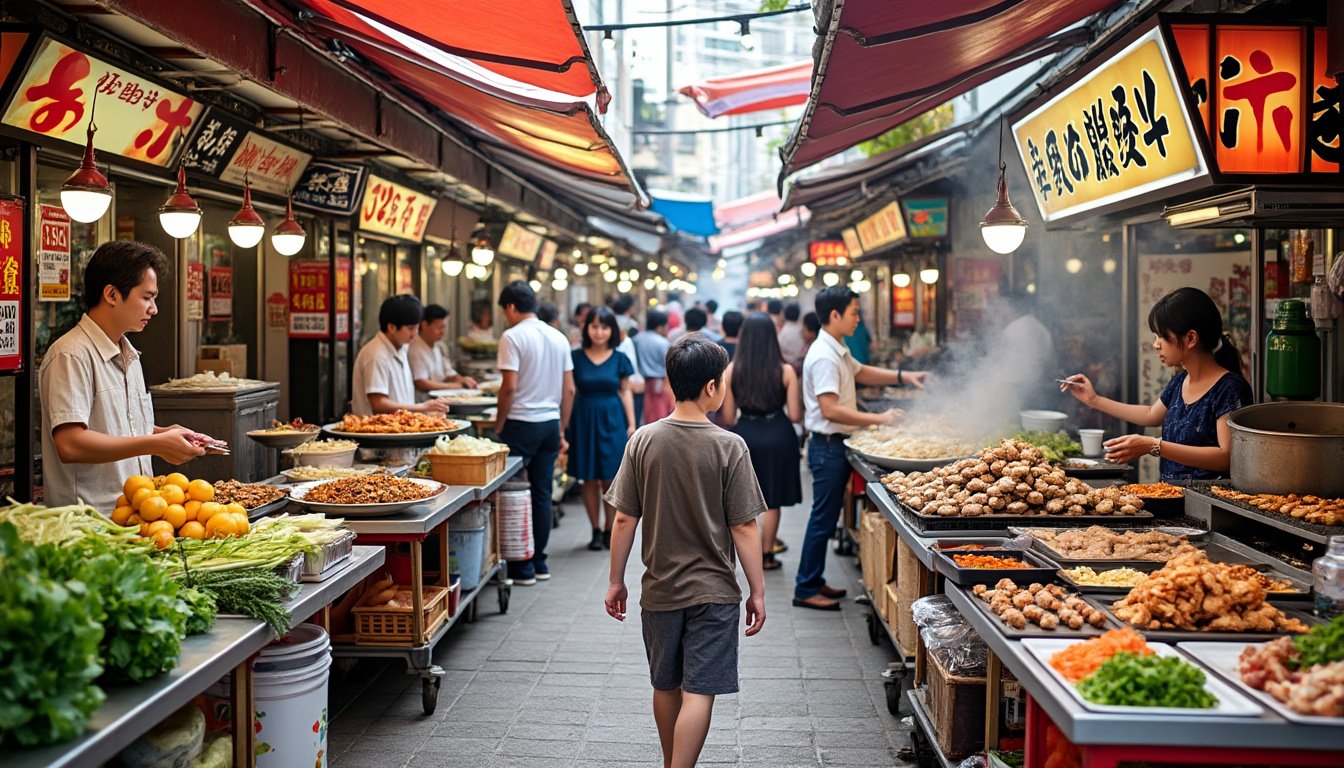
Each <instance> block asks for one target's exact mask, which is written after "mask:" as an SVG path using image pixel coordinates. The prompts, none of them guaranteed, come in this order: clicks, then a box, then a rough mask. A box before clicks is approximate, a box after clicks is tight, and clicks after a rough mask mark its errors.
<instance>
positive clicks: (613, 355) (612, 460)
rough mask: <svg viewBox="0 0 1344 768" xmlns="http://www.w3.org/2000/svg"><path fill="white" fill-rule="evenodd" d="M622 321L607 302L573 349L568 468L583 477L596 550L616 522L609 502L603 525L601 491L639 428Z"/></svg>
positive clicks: (606, 542)
mask: <svg viewBox="0 0 1344 768" xmlns="http://www.w3.org/2000/svg"><path fill="white" fill-rule="evenodd" d="M620 342H621V327H620V325H618V324H617V322H616V315H615V314H613V313H612V311H611V310H610V309H608V308H606V307H597V308H595V309H593V310H592V311H590V312H589V313H588V318H587V320H586V321H585V322H584V325H583V346H581V347H579V348H578V349H576V350H574V351H573V352H572V353H571V354H573V356H574V387H575V389H576V390H577V392H576V394H575V397H574V413H573V414H572V415H571V416H570V419H569V430H568V432H567V434H566V435H565V439H566V440H568V441H569V473H570V474H571V475H573V476H574V477H575V479H577V480H582V481H583V504H584V506H585V507H587V509H588V521H589V522H590V523H592V526H593V538H592V541H590V542H589V543H588V548H589V549H591V550H594V551H596V550H600V549H602V548H603V547H610V546H611V524H612V523H613V522H614V521H615V519H616V510H614V509H612V508H610V507H608V508H607V515H606V517H607V519H606V524H605V525H602V524H601V523H602V521H601V507H602V506H603V505H602V494H604V493H605V492H606V490H607V488H608V487H609V486H610V485H611V481H612V480H613V479H614V478H615V477H616V470H617V469H620V466H621V457H622V456H624V455H625V443H626V441H627V440H629V439H630V436H631V435H633V434H634V433H635V401H634V397H633V395H632V394H631V392H630V377H631V376H632V375H634V373H635V368H634V366H633V365H632V364H631V363H630V358H628V357H626V356H625V355H623V354H621V353H619V352H617V350H616V348H617V347H618V346H619V345H620Z"/></svg>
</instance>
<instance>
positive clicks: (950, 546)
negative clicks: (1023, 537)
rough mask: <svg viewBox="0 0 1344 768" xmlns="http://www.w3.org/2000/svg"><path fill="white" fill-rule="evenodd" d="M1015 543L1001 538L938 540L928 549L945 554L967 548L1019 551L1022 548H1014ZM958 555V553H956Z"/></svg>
mask: <svg viewBox="0 0 1344 768" xmlns="http://www.w3.org/2000/svg"><path fill="white" fill-rule="evenodd" d="M1015 543H1016V542H1014V541H1013V540H1012V539H1009V538H1007V537H1002V536H986V537H981V538H974V539H972V538H966V539H939V540H938V541H935V542H934V543H933V544H932V545H931V546H930V547H929V549H931V550H933V551H934V552H946V551H951V550H964V549H965V548H966V547H968V546H980V547H983V548H984V549H1008V550H1021V549H1022V547H1019V546H1014V544H1015ZM966 551H968V552H979V551H981V550H974V549H972V550H966ZM958 554H960V553H958Z"/></svg>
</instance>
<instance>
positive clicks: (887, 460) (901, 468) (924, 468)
mask: <svg viewBox="0 0 1344 768" xmlns="http://www.w3.org/2000/svg"><path fill="white" fill-rule="evenodd" d="M845 447H846V448H848V449H849V450H851V451H853V452H854V455H855V456H858V457H859V458H861V459H863V460H864V461H866V462H868V463H869V464H873V465H875V466H878V467H881V468H882V469H890V470H893V471H897V472H928V471H929V470H931V469H937V468H938V467H941V466H943V465H945V464H951V463H952V462H954V461H960V460H961V459H964V458H966V457H965V456H945V457H943V458H939V459H899V458H893V457H891V456H878V455H876V454H872V453H866V452H864V451H861V450H859V449H858V448H855V447H853V446H851V445H850V444H849V440H845Z"/></svg>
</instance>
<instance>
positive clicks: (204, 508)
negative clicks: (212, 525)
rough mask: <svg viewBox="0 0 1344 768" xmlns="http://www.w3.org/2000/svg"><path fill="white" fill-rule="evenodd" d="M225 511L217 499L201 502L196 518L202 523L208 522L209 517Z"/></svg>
mask: <svg viewBox="0 0 1344 768" xmlns="http://www.w3.org/2000/svg"><path fill="white" fill-rule="evenodd" d="M223 511H225V509H224V505H223V504H220V503H219V502H217V501H207V502H205V503H204V504H201V509H200V511H199V512H197V513H196V520H197V521H198V522H202V523H208V522H210V518H212V517H214V516H215V515H218V514H219V513H221V512H223Z"/></svg>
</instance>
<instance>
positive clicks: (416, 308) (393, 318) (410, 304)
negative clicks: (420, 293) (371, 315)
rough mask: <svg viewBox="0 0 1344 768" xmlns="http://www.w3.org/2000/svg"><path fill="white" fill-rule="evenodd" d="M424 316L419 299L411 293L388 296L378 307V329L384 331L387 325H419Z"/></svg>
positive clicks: (403, 326) (400, 326)
mask: <svg viewBox="0 0 1344 768" xmlns="http://www.w3.org/2000/svg"><path fill="white" fill-rule="evenodd" d="M424 316H425V310H424V308H423V307H421V306H420V300H419V299H417V298H415V297H414V296H412V295H411V294H409V293H403V294H400V295H398V296H388V297H387V298H386V299H384V300H383V305H382V306H381V307H379V308H378V330H380V331H386V330H387V326H389V325H391V326H395V327H397V328H405V327H406V326H408V325H419V324H420V320H421V318H423V317H424Z"/></svg>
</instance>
